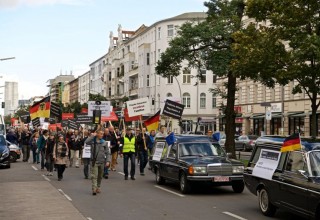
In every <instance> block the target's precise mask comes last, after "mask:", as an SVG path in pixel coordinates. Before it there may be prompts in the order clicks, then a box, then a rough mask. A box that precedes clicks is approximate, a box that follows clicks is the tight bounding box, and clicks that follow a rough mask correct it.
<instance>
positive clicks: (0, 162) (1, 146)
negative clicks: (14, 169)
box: [0, 135, 10, 168]
mask: <svg viewBox="0 0 320 220" xmlns="http://www.w3.org/2000/svg"><path fill="white" fill-rule="evenodd" d="M0 167H6V168H10V150H9V147H8V146H7V143H6V139H5V137H4V136H3V135H0Z"/></svg>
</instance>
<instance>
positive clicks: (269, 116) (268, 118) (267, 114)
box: [266, 111, 272, 121]
mask: <svg viewBox="0 0 320 220" xmlns="http://www.w3.org/2000/svg"><path fill="white" fill-rule="evenodd" d="M271 118H272V113H271V111H266V120H268V121H270V120H271Z"/></svg>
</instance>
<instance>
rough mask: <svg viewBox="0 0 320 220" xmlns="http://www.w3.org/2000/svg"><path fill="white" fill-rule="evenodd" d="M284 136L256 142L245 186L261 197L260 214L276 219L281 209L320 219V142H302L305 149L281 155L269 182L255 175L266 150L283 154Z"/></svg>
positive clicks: (246, 173)
mask: <svg viewBox="0 0 320 220" xmlns="http://www.w3.org/2000/svg"><path fill="white" fill-rule="evenodd" d="M284 139H285V137H280V136H265V137H260V138H258V139H257V141H256V146H255V148H254V150H253V153H252V156H251V159H250V161H249V164H248V167H247V168H246V169H245V171H244V180H245V185H246V187H247V188H248V189H249V190H250V191H251V193H253V194H255V195H257V196H258V200H259V207H260V210H261V212H262V213H263V214H264V215H266V216H273V215H274V214H275V212H276V210H277V209H278V208H282V209H285V210H288V211H290V212H293V213H295V214H298V215H301V216H304V217H308V218H315V219H320V141H319V140H312V139H306V138H302V139H301V144H302V149H301V150H298V151H291V152H284V153H281V154H280V160H279V163H278V165H277V167H276V169H275V171H274V173H273V175H272V177H271V178H270V179H266V178H261V177H257V176H255V175H253V170H254V168H255V166H256V164H257V162H258V160H259V157H260V152H261V151H262V150H264V149H267V150H274V151H277V152H280V148H281V146H282V144H283V141H284Z"/></svg>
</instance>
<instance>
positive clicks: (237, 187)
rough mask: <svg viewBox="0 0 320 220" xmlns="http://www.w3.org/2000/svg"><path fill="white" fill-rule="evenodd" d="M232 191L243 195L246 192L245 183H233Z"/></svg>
mask: <svg viewBox="0 0 320 220" xmlns="http://www.w3.org/2000/svg"><path fill="white" fill-rule="evenodd" d="M232 189H233V192H235V193H242V192H243V190H244V182H243V181H242V180H240V181H232Z"/></svg>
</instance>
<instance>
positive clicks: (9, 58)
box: [0, 57, 16, 61]
mask: <svg viewBox="0 0 320 220" xmlns="http://www.w3.org/2000/svg"><path fill="white" fill-rule="evenodd" d="M12 59H16V58H15V57H7V58H0V61H5V60H12Z"/></svg>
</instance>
